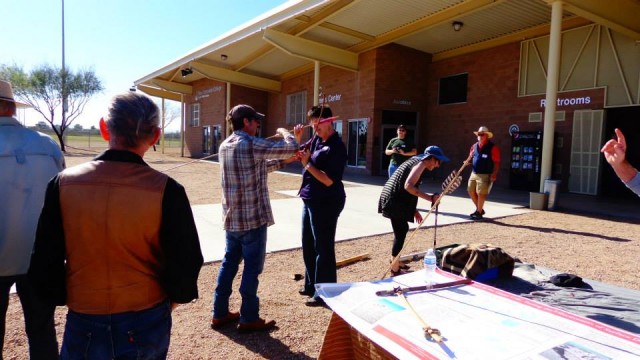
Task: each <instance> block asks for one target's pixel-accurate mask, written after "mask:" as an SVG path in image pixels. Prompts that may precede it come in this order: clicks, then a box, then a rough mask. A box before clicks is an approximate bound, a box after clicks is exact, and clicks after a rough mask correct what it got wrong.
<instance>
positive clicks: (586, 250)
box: [4, 149, 640, 359]
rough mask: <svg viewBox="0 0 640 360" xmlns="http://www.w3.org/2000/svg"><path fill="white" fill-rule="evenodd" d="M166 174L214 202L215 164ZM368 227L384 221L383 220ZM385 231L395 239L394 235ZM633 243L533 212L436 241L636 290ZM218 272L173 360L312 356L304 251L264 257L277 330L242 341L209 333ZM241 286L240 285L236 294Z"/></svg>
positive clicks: (178, 331) (292, 184) (20, 348)
mask: <svg viewBox="0 0 640 360" xmlns="http://www.w3.org/2000/svg"><path fill="white" fill-rule="evenodd" d="M72 151H73V152H70V154H68V155H67V157H66V158H67V165H68V166H71V165H74V164H77V163H80V162H83V161H86V160H87V159H89V157H88V156H87V155H90V154H91V152H82V151H77V150H75V149H72ZM145 159H146V160H147V161H148V162H149V164H151V165H152V166H153V167H155V168H157V169H160V170H165V169H169V168H171V167H175V166H177V165H179V164H183V163H185V162H186V161H189V160H185V159H182V158H177V157H175V156H167V155H164V156H163V155H160V154H158V153H153V152H151V153H149V154H148V155H147V157H145ZM167 173H168V174H169V175H171V176H172V177H174V178H175V179H176V180H178V181H179V182H180V183H182V184H183V185H184V186H185V188H186V189H187V193H188V195H189V199H190V201H191V203H192V204H205V203H217V202H219V201H220V189H219V174H218V166H217V165H216V164H211V163H205V162H194V163H191V164H189V165H187V166H182V167H179V168H174V169H171V170H168V171H167ZM299 184H300V179H299V177H295V176H291V175H281V174H271V175H270V180H269V185H270V190H271V191H274V190H291V189H297V188H298V187H299ZM282 196H284V195H280V194H277V193H272V199H277V198H279V197H282ZM374 220H375V221H387V220H386V219H383V218H382V217H380V218H379V219H374ZM338 226H340V223H339V222H338ZM389 231H390V232H391V226H389ZM638 234H640V224H634V223H629V222H622V221H618V220H616V219H606V218H594V217H589V216H583V215H574V214H567V213H561V212H548V211H533V212H531V213H527V214H523V215H518V216H510V217H505V218H500V219H493V220H487V221H484V222H476V223H463V224H454V225H447V226H440V227H439V228H438V233H437V236H438V245H439V246H443V245H447V244H454V243H475V242H478V243H491V244H494V245H496V246H500V247H502V248H503V249H504V250H505V251H506V252H507V253H508V254H510V255H511V256H513V257H516V258H518V259H520V260H521V261H522V262H527V263H534V264H537V265H540V266H544V267H548V268H551V269H555V270H558V271H561V272H568V273H573V274H577V275H579V276H581V277H583V278H586V279H593V280H597V281H601V282H605V283H609V284H613V285H617V286H622V287H626V288H631V289H635V290H640V277H638V276H637V274H638V272H639V271H638V270H640V265H638V264H639V263H638V259H640V240H639V239H638ZM220 236H222V231H221V234H220ZM462 239H465V240H464V241H463V240H462ZM432 240H433V232H432V230H431V229H420V230H418V233H417V234H416V235H415V237H414V240H413V241H412V242H411V243H409V244H407V246H405V249H404V250H403V252H402V253H403V254H409V253H413V252H417V251H421V250H424V248H425V247H426V245H425V242H429V243H430V242H431V241H432ZM391 243H392V234H385V235H379V236H371V237H364V238H358V239H353V240H349V241H344V242H340V243H338V244H337V245H336V253H337V258H338V260H341V259H346V258H350V257H353V256H356V255H360V254H363V253H368V254H369V256H370V258H369V260H365V261H360V262H356V263H353V264H351V265H348V266H345V267H342V268H340V269H339V270H338V280H339V281H340V282H356V281H369V280H375V279H379V278H380V277H381V276H382V275H383V273H384V272H385V270H386V268H387V266H388V260H389V254H390V251H391ZM410 265H411V267H412V269H419V268H420V264H419V263H412V264H410ZM218 268H219V262H214V263H211V264H206V265H205V266H204V267H203V268H202V271H201V272H200V278H199V281H198V282H199V289H200V299H199V300H197V301H196V302H194V303H192V304H188V305H182V306H180V307H178V308H177V309H176V310H175V311H174V314H173V321H174V323H173V329H172V338H171V348H170V350H169V358H170V359H223V358H230V359H260V358H263V359H275V358H277V359H313V358H316V357H317V356H318V354H319V351H320V347H321V344H322V339H323V335H324V331H325V329H326V326H327V324H328V322H329V319H330V315H331V311H330V310H327V309H325V308H309V307H306V306H305V305H304V300H305V299H306V298H303V297H301V296H300V295H298V293H297V290H298V288H299V287H300V286H301V283H302V282H301V281H296V280H294V278H293V275H294V274H302V273H303V272H304V265H303V262H302V253H301V250H299V249H297V250H289V251H283V252H277V253H271V254H268V255H267V258H266V264H265V271H264V273H263V274H262V275H261V277H260V282H261V284H260V288H259V293H258V294H259V296H260V299H261V316H262V317H265V318H267V319H275V320H276V321H277V325H278V328H277V329H276V330H274V331H272V332H270V333H259V334H239V333H238V332H237V330H236V329H235V328H233V326H232V327H228V328H224V329H222V330H221V331H213V330H211V329H210V327H209V323H210V320H211V303H212V292H213V289H214V287H215V279H216V276H217V272H218ZM241 271H242V270H240V272H241ZM238 286H239V276H238V278H237V279H236V284H235V285H234V289H237V288H238ZM239 305H240V299H239V294H238V293H237V291H236V292H234V293H233V295H232V297H231V308H232V309H238V308H239ZM65 314H66V308H58V310H57V312H56V329H57V332H58V340H59V341H60V342H61V340H62V333H63V329H64V322H65V320H64V319H65ZM4 358H5V359H27V358H28V349H27V341H26V336H25V335H24V325H23V318H22V309H21V307H20V303H19V299H18V298H17V296H15V295H12V296H11V299H10V304H9V310H8V313H7V333H6V336H5V346H4Z"/></svg>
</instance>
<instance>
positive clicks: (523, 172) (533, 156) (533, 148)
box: [509, 131, 542, 191]
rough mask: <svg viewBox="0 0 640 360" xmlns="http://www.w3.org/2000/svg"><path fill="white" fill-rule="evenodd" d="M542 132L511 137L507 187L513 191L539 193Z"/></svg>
mask: <svg viewBox="0 0 640 360" xmlns="http://www.w3.org/2000/svg"><path fill="white" fill-rule="evenodd" d="M541 160H542V131H530V132H525V131H521V132H515V133H513V135H512V136H511V170H510V173H509V186H510V187H511V189H515V190H528V191H540V163H541Z"/></svg>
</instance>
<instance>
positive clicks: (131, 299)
mask: <svg viewBox="0 0 640 360" xmlns="http://www.w3.org/2000/svg"><path fill="white" fill-rule="evenodd" d="M167 179H168V177H167V176H166V175H164V174H162V173H159V172H157V171H155V170H153V169H151V168H150V167H148V166H144V165H140V164H135V163H129V162H117V161H91V162H88V163H86V164H82V165H79V166H75V167H72V168H69V169H67V170H65V171H63V172H62V173H61V176H60V208H61V212H62V223H63V226H64V235H65V249H66V250H65V251H66V260H67V263H66V273H67V274H66V280H67V306H68V307H69V309H71V310H73V311H76V312H79V313H84V314H115V313H121V312H126V311H138V310H144V309H148V308H150V307H152V306H154V305H156V304H158V303H160V302H162V301H163V300H164V299H166V297H167V295H166V293H165V291H164V290H163V288H162V285H161V283H160V274H161V272H162V271H163V267H164V266H163V264H164V255H163V253H162V249H161V248H160V241H159V234H160V223H161V221H162V198H163V193H164V189H165V186H166V183H167Z"/></svg>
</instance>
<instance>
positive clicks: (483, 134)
mask: <svg viewBox="0 0 640 360" xmlns="http://www.w3.org/2000/svg"><path fill="white" fill-rule="evenodd" d="M485 135H487V134H485V133H478V136H485Z"/></svg>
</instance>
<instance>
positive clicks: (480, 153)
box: [467, 126, 500, 220]
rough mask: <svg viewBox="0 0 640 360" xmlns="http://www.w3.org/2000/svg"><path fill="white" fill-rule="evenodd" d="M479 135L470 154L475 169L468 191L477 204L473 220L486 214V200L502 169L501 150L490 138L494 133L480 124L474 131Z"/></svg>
mask: <svg viewBox="0 0 640 360" xmlns="http://www.w3.org/2000/svg"><path fill="white" fill-rule="evenodd" d="M473 133H474V134H476V136H477V137H478V142H477V143H475V144H473V145H471V150H470V155H471V156H472V159H473V163H472V167H473V171H472V172H471V176H469V183H468V184H467V191H468V192H469V196H471V201H473V204H474V205H475V206H476V211H474V212H472V213H471V214H470V215H469V216H470V217H471V219H473V220H482V218H483V215H484V202H485V200H486V199H487V195H489V192H490V191H491V186H492V185H493V183H494V182H495V181H496V179H497V178H498V171H499V170H500V151H499V150H498V147H497V146H495V144H494V143H493V142H491V141H489V139H491V138H492V137H493V133H492V132H491V131H489V128H487V127H486V126H480V128H479V129H478V131H474V132H473Z"/></svg>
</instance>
